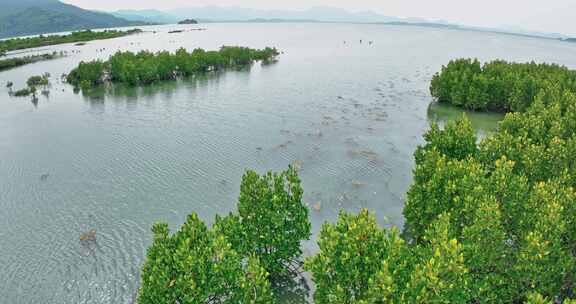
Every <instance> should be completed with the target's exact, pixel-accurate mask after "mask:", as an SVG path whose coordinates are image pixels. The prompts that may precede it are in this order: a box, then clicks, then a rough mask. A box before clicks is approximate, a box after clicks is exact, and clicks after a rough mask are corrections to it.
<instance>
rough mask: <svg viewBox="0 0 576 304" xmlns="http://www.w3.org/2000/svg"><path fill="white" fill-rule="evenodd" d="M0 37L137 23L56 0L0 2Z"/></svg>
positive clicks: (11, 0)
mask: <svg viewBox="0 0 576 304" xmlns="http://www.w3.org/2000/svg"><path fill="white" fill-rule="evenodd" d="M0 7H1V8H2V9H1V10H0V38H5V37H12V36H21V35H33V34H42V33H53V32H62V31H73V30H80V29H93V28H107V27H119V26H129V25H135V24H138V23H137V22H133V21H128V20H125V19H121V18H118V17H115V16H112V15H110V14H107V13H101V12H94V11H89V10H85V9H82V8H79V7H76V6H73V5H70V4H65V3H62V2H60V1H58V0H0Z"/></svg>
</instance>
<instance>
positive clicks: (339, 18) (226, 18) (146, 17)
mask: <svg viewBox="0 0 576 304" xmlns="http://www.w3.org/2000/svg"><path fill="white" fill-rule="evenodd" d="M113 14H114V15H115V16H118V17H122V18H124V19H128V20H138V21H146V22H152V23H177V22H178V21H180V20H182V19H189V18H193V19H195V20H198V21H200V22H354V23H381V24H392V25H410V26H426V27H436V28H448V29H454V30H469V31H482V32H493V33H502V34H509V35H519V36H526V37H540V38H549V39H562V40H564V39H566V38H568V37H567V36H565V35H562V34H555V33H542V32H534V31H526V30H523V29H520V28H512V27H501V28H486V27H476V26H467V25H461V24H455V23H450V22H447V21H443V20H434V21H432V20H427V19H422V18H400V17H391V16H386V15H382V14H379V13H376V12H373V11H360V12H350V11H347V10H345V9H339V8H334V7H324V6H321V7H312V8H310V9H307V10H301V11H292V10H260V9H251V8H241V7H223V6H200V7H182V8H177V9H174V10H169V11H158V10H123V11H117V12H114V13H113Z"/></svg>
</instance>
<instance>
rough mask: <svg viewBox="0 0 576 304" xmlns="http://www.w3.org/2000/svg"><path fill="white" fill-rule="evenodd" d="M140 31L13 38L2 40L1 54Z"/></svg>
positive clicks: (111, 31)
mask: <svg viewBox="0 0 576 304" xmlns="http://www.w3.org/2000/svg"><path fill="white" fill-rule="evenodd" d="M141 32H142V30H140V29H133V30H128V31H117V30H106V31H91V30H85V31H79V32H72V33H70V34H67V35H49V36H44V35H40V36H36V37H29V38H12V39H6V40H0V54H3V53H6V52H9V51H15V50H22V49H28V48H37V47H42V46H49V45H56V44H64V43H74V42H86V41H91V40H103V39H111V38H117V37H122V36H127V35H132V34H136V33H141Z"/></svg>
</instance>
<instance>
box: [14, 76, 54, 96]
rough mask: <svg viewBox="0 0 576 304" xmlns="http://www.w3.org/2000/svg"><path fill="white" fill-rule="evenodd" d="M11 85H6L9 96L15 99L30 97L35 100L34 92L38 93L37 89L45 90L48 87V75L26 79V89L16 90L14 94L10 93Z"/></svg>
mask: <svg viewBox="0 0 576 304" xmlns="http://www.w3.org/2000/svg"><path fill="white" fill-rule="evenodd" d="M13 85H14V84H13V83H12V82H9V83H8V85H7V87H8V89H9V94H10V95H13V96H16V97H23V96H30V95H32V96H33V97H34V98H36V92H37V91H38V88H42V89H46V88H47V87H48V86H49V85H50V73H44V74H42V75H38V76H32V77H30V78H28V80H27V81H26V85H27V87H26V88H23V89H20V90H17V91H15V92H12V86H13Z"/></svg>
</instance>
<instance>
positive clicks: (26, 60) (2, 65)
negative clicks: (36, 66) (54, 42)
mask: <svg viewBox="0 0 576 304" xmlns="http://www.w3.org/2000/svg"><path fill="white" fill-rule="evenodd" d="M61 57H64V53H63V52H52V53H49V54H42V55H32V56H24V57H18V58H9V59H0V71H4V70H8V69H12V68H15V67H19V66H22V65H26V64H30V63H35V62H38V61H45V60H52V59H56V58H61Z"/></svg>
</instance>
